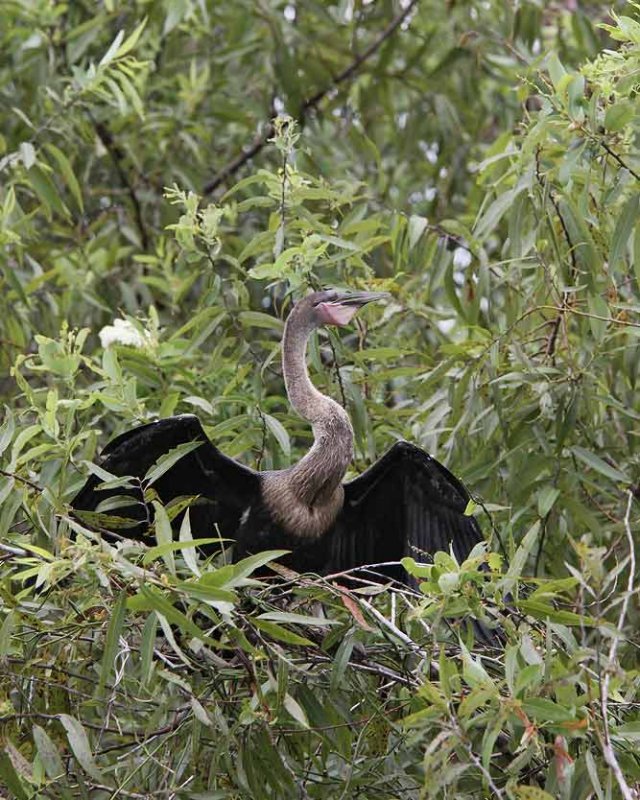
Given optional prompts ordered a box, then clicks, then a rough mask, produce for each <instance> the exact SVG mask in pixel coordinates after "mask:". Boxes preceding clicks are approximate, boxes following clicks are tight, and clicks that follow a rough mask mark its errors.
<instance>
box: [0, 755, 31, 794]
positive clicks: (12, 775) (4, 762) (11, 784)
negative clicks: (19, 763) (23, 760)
mask: <svg viewBox="0 0 640 800" xmlns="http://www.w3.org/2000/svg"><path fill="white" fill-rule="evenodd" d="M0 779H1V780H2V783H3V784H4V785H5V786H6V788H7V789H8V790H9V791H10V792H11V795H10V796H11V797H13V798H15V800H30V799H31V798H32V797H33V793H32V792H31V791H28V790H27V787H26V786H25V783H24V782H23V779H22V778H21V776H20V773H19V772H18V770H17V769H16V768H15V766H14V765H13V762H12V760H11V757H10V755H9V752H8V748H7V747H5V748H4V749H2V750H0Z"/></svg>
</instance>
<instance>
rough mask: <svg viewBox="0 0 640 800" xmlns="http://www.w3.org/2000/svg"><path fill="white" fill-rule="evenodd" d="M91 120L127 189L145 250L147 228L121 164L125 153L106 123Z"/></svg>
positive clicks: (147, 243) (146, 245)
mask: <svg viewBox="0 0 640 800" xmlns="http://www.w3.org/2000/svg"><path fill="white" fill-rule="evenodd" d="M90 116H91V115H90ZM91 122H92V123H93V127H94V129H95V132H96V133H97V135H98V138H99V139H100V141H101V142H102V144H103V145H104V148H105V150H106V151H107V153H109V155H110V156H111V160H112V161H113V165H114V167H115V168H116V172H117V173H118V177H119V178H120V183H121V184H122V185H123V187H124V188H125V189H126V190H127V194H128V195H129V199H130V200H131V205H132V206H133V214H134V216H135V220H136V227H137V228H138V232H139V233H140V241H141V243H142V248H143V249H144V250H146V249H147V248H148V247H149V234H148V233H147V228H146V226H145V224H144V219H143V216H142V207H141V205H140V201H139V200H138V196H137V195H136V193H135V190H134V188H133V184H132V183H131V181H130V180H129V176H128V175H127V172H126V170H125V168H124V166H123V162H124V161H125V159H126V154H125V152H124V151H123V150H122V148H121V147H120V145H119V144H118V143H117V142H116V141H115V139H114V138H113V134H112V133H111V131H110V130H109V128H108V127H107V126H106V125H104V124H103V123H102V122H99V121H98V120H96V119H94V118H93V117H91Z"/></svg>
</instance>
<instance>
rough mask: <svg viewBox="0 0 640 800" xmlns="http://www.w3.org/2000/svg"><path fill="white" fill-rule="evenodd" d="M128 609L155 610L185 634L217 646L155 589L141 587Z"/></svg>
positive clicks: (128, 604)
mask: <svg viewBox="0 0 640 800" xmlns="http://www.w3.org/2000/svg"><path fill="white" fill-rule="evenodd" d="M127 607H128V608H131V609H132V610H134V611H142V610H153V611H157V612H158V614H161V615H162V616H163V617H164V618H165V619H166V620H167V621H168V622H169V623H170V624H171V625H177V626H178V627H179V628H182V630H183V631H185V633H188V634H190V635H191V636H193V637H194V638H196V639H200V640H201V641H203V642H207V643H208V644H210V645H213V646H215V644H216V643H215V642H214V641H213V640H212V639H211V638H210V637H209V636H207V635H206V634H205V633H204V632H203V631H202V630H200V628H199V627H198V626H197V625H196V624H195V623H194V622H192V621H191V620H190V619H189V618H188V617H187V616H185V614H183V613H182V611H179V610H178V609H177V608H175V606H173V605H172V604H171V603H170V602H169V601H168V600H167V599H166V597H164V595H162V594H161V593H160V591H159V590H158V589H156V588H154V587H150V586H141V587H140V591H139V592H138V594H137V595H134V597H130V598H129V599H128V600H127Z"/></svg>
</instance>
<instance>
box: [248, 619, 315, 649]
mask: <svg viewBox="0 0 640 800" xmlns="http://www.w3.org/2000/svg"><path fill="white" fill-rule="evenodd" d="M253 623H254V625H255V626H256V628H258V629H259V630H261V631H262V632H263V633H266V634H267V635H268V636H271V637H272V638H273V639H278V640H279V641H281V642H286V643H287V644H295V645H302V646H306V647H315V645H314V644H313V642H312V641H310V640H309V639H305V637H304V636H299V635H298V634H297V633H293V631H289V630H287V629H286V628H282V627H281V626H280V625H276V623H275V622H269V621H268V620H264V619H258V618H257V617H254V618H253Z"/></svg>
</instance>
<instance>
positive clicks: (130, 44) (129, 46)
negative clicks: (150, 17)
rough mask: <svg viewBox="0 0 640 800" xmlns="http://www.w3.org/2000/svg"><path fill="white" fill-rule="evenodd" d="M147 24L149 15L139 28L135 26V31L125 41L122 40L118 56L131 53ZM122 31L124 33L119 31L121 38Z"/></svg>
mask: <svg viewBox="0 0 640 800" xmlns="http://www.w3.org/2000/svg"><path fill="white" fill-rule="evenodd" d="M146 24H147V17H145V18H144V19H143V20H142V22H141V23H140V24H139V25H138V26H137V28H135V30H134V31H133V33H131V34H130V35H129V36H128V37H127V38H126V39H125V40H124V42H122V44H121V45H120V46H119V47H118V49H117V52H116V58H122V56H126V55H127V53H130V52H131V51H132V50H133V48H134V47H135V46H136V45H137V44H138V39H139V38H140V36H141V34H142V31H143V30H144V29H145V26H146ZM122 33H123V32H122V31H120V33H118V36H119V37H120V39H122V36H121V34H122ZM117 38H118V37H116V39H117ZM112 47H113V45H112ZM101 63H102V62H101Z"/></svg>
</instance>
